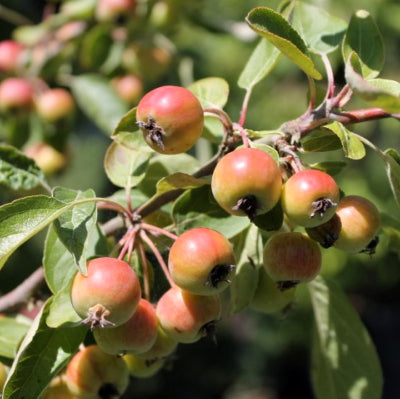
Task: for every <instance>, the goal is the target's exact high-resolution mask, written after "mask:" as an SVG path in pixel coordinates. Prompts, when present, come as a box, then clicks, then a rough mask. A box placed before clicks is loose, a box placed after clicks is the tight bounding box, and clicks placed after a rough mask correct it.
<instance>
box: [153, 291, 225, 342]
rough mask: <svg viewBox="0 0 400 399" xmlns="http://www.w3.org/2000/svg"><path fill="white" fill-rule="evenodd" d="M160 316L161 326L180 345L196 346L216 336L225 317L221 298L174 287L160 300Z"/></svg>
mask: <svg viewBox="0 0 400 399" xmlns="http://www.w3.org/2000/svg"><path fill="white" fill-rule="evenodd" d="M156 313H157V317H158V320H159V322H160V325H161V327H162V328H163V329H164V330H165V331H166V332H167V333H168V334H169V335H171V337H173V338H174V339H175V340H176V341H177V342H181V343H192V342H196V341H198V340H199V339H200V338H202V337H204V336H206V335H210V334H211V335H213V334H214V329H215V323H216V321H217V320H219V319H220V317H221V300H220V297H219V296H218V295H208V296H204V295H196V294H192V293H190V292H188V291H184V290H181V289H180V288H179V287H172V288H170V289H169V290H168V291H166V292H165V293H164V294H163V295H162V296H161V298H160V299H159V301H158V303H157V307H156Z"/></svg>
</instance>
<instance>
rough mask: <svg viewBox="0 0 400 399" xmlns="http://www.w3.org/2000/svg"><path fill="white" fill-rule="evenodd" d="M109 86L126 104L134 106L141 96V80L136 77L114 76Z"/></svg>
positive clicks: (129, 75) (130, 75)
mask: <svg viewBox="0 0 400 399" xmlns="http://www.w3.org/2000/svg"><path fill="white" fill-rule="evenodd" d="M111 86H112V87H113V88H114V90H115V91H116V92H117V94H118V95H119V96H120V97H121V98H122V99H123V100H124V101H125V102H126V103H128V104H135V103H136V102H137V101H138V100H139V99H140V97H141V96H142V94H143V83H142V80H141V79H140V78H139V77H138V76H136V75H132V74H127V75H122V76H116V77H115V78H113V79H112V80H111Z"/></svg>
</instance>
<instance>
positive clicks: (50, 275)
mask: <svg viewBox="0 0 400 399" xmlns="http://www.w3.org/2000/svg"><path fill="white" fill-rule="evenodd" d="M95 255H97V256H101V255H103V256H107V255H108V245H107V239H106V237H105V236H104V235H103V233H102V231H101V230H100V227H99V226H98V225H96V226H94V228H92V229H91V230H90V234H89V236H88V243H87V248H86V259H89V258H90V257H93V256H95ZM43 266H44V274H45V278H46V283H47V285H48V287H49V288H50V290H51V291H52V292H53V293H54V294H55V293H57V292H58V291H60V290H62V289H63V287H64V286H65V284H66V282H69V281H72V279H73V277H74V276H75V274H76V273H77V271H78V269H77V266H76V263H75V260H74V257H73V255H72V253H71V252H70V251H68V249H67V248H66V247H65V245H64V244H63V243H62V241H61V240H60V238H59V237H58V235H57V232H56V230H55V227H54V225H51V226H50V227H49V230H48V232H47V236H46V241H45V245H44V252H43Z"/></svg>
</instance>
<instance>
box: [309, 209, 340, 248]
mask: <svg viewBox="0 0 400 399" xmlns="http://www.w3.org/2000/svg"><path fill="white" fill-rule="evenodd" d="M341 228H342V223H341V222H340V218H339V216H338V215H336V213H335V214H334V215H333V217H331V218H330V219H329V220H328V221H327V222H325V223H323V224H320V225H319V226H316V227H309V228H306V232H307V234H308V236H309V237H310V238H312V239H313V240H314V241H317V242H319V244H320V245H321V247H323V248H330V247H331V246H332V245H333V244H334V243H335V241H336V240H337V239H338V238H339V234H340V230H341Z"/></svg>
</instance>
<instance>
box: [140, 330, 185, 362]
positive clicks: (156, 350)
mask: <svg viewBox="0 0 400 399" xmlns="http://www.w3.org/2000/svg"><path fill="white" fill-rule="evenodd" d="M177 346H178V342H177V341H176V340H175V339H174V338H173V337H171V336H170V335H169V334H167V332H166V331H165V330H164V329H163V328H162V327H161V325H160V323H158V326H157V338H156V341H155V342H154V345H153V346H152V347H151V348H150V349H149V350H148V351H147V352H143V353H138V354H137V356H138V357H140V358H142V359H148V360H154V359H164V358H167V357H168V356H169V355H171V354H172V353H173V352H174V351H175V349H176V347H177Z"/></svg>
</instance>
